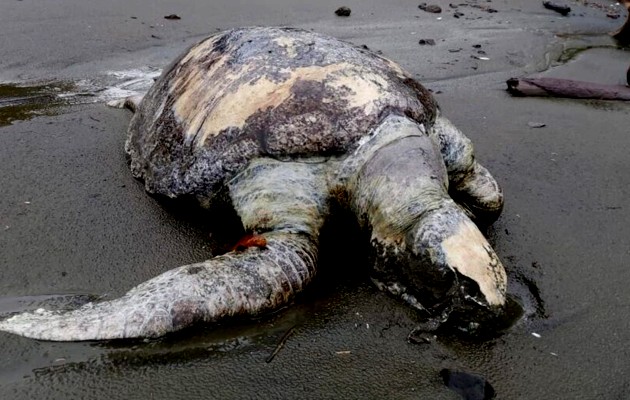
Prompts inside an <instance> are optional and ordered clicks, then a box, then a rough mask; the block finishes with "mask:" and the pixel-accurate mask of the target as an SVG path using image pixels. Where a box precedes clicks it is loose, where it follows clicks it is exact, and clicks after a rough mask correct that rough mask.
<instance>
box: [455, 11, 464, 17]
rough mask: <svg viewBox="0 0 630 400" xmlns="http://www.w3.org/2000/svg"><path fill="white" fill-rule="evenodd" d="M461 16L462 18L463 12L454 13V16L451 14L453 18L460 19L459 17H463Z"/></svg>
mask: <svg viewBox="0 0 630 400" xmlns="http://www.w3.org/2000/svg"><path fill="white" fill-rule="evenodd" d="M463 16H464V13H463V12H459V11H458V12H456V13H455V14H453V17H455V18H460V17H463Z"/></svg>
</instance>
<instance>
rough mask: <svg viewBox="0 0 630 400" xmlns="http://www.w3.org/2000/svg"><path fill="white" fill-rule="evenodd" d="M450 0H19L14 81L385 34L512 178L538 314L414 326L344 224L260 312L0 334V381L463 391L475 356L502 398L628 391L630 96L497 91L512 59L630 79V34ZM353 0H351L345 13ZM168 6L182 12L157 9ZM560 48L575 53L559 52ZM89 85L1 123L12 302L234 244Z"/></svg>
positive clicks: (502, 238) (521, 267) (529, 289)
mask: <svg viewBox="0 0 630 400" xmlns="http://www.w3.org/2000/svg"><path fill="white" fill-rule="evenodd" d="M469 3H470V4H475V3H474V2H469ZM438 4H440V5H441V6H442V8H443V10H444V12H442V13H441V14H429V13H425V12H423V11H421V10H419V9H418V8H417V4H416V3H412V2H408V1H400V0H396V1H390V2H387V3H385V2H376V1H373V2H359V1H353V2H347V3H344V4H341V3H337V2H331V1H322V2H300V3H295V4H293V3H291V2H288V1H287V0H283V1H278V0H267V1H264V2H256V5H252V4H250V2H245V1H236V2H234V1H221V2H218V1H216V2H213V4H210V2H202V1H190V2H187V3H186V4H177V3H175V2H165V1H159V2H155V3H152V5H151V6H147V5H146V2H143V1H140V0H132V1H129V0H127V1H119V0H116V1H110V2H97V1H93V0H91V1H78V0H77V1H70V0H56V1H54V2H52V3H50V2H47V3H45V4H44V3H35V2H33V1H32V0H22V1H11V2H5V4H3V5H2V6H1V7H0V9H1V11H0V49H1V51H2V57H1V58H0V83H15V82H22V83H27V84H31V85H36V84H39V83H41V82H51V81H52V82H75V83H76V82H80V81H81V80H93V81H94V82H96V84H97V85H98V84H105V83H104V82H106V81H107V79H108V78H107V76H109V75H107V73H108V71H121V70H129V69H134V68H143V67H151V68H154V69H159V68H161V67H163V66H164V65H165V64H166V63H167V62H168V61H169V60H170V59H171V58H172V57H174V56H175V55H176V54H177V53H179V52H180V51H182V50H183V49H184V48H185V47H186V46H188V45H189V44H192V43H194V42H195V41H197V40H199V39H201V38H202V37H204V36H206V35H208V34H210V33H212V32H215V31H216V30H219V29H225V28H229V27H234V26H243V25H291V26H298V27H302V28H307V29H315V30H317V31H320V32H323V33H328V34H332V35H335V36H337V37H340V38H342V39H345V40H349V41H351V42H353V43H355V44H357V45H362V44H366V45H368V46H369V47H370V48H371V49H373V50H375V51H377V50H378V51H382V52H383V54H384V55H385V56H387V57H389V58H391V59H393V60H395V61H397V62H399V63H400V64H402V65H403V67H404V68H406V69H407V70H409V71H410V72H411V73H412V74H414V75H415V76H416V77H417V78H418V79H419V80H420V81H421V82H423V83H425V84H426V86H427V87H428V88H430V89H432V90H433V91H434V92H435V93H436V95H435V96H436V98H437V99H438V101H439V102H440V104H441V106H442V109H443V110H444V112H445V114H446V115H447V116H448V117H449V118H451V119H452V120H453V122H455V123H456V124H457V125H458V126H459V127H460V128H461V129H462V130H464V131H465V132H466V134H467V135H469V136H470V137H471V138H472V139H473V142H474V143H475V146H476V149H477V154H478V157H479V159H480V160H481V161H482V162H483V163H484V165H486V166H487V167H488V168H489V169H490V170H491V171H492V173H493V174H494V175H495V176H496V177H497V180H498V181H499V182H500V183H501V184H502V186H503V189H504V192H505V196H506V206H505V210H504V213H503V216H502V217H501V218H500V219H499V221H498V222H497V223H495V224H494V226H493V227H491V229H490V231H489V236H490V239H491V241H492V243H493V245H494V247H495V249H496V250H497V252H498V254H499V256H500V257H501V258H502V259H503V261H504V264H505V265H506V267H507V269H508V270H509V275H510V284H511V285H510V291H511V293H512V294H513V295H514V296H516V297H518V298H520V299H521V300H522V301H523V302H524V304H525V308H526V310H527V312H528V314H527V317H526V318H525V319H523V320H521V321H519V322H518V323H517V324H516V325H515V326H514V327H512V328H511V329H510V330H508V331H507V332H506V333H504V334H502V335H501V336H499V337H497V338H494V339H490V340H486V341H483V342H471V341H466V340H463V339H461V338H455V337H448V336H441V337H439V338H438V339H437V340H435V341H433V342H432V343H429V344H421V345H419V344H411V343H408V341H407V335H408V334H409V332H410V331H411V330H412V329H413V328H414V327H415V325H416V323H417V322H418V318H417V316H416V315H414V312H413V311H412V310H410V309H409V308H408V307H406V306H405V305H404V304H402V303H400V302H398V301H396V300H394V299H391V298H389V297H388V296H386V295H385V294H383V293H380V292H378V291H377V290H376V289H375V288H374V287H373V285H372V284H371V283H370V282H369V279H368V276H367V273H366V272H365V270H366V267H367V265H366V263H365V259H364V257H363V256H362V255H361V252H360V248H359V247H357V246H356V244H355V243H353V242H352V240H348V239H345V242H344V243H342V245H341V246H337V247H335V246H334V243H333V244H331V246H330V248H331V250H330V252H331V254H335V252H336V253H338V254H339V256H338V257H335V256H332V255H329V256H328V257H327V258H326V260H325V265H323V266H322V268H323V272H322V274H321V275H320V279H319V281H318V282H317V284H316V285H315V286H314V287H313V288H312V290H310V291H309V292H308V293H307V294H306V295H305V296H303V297H302V298H301V299H299V301H298V303H297V304H296V305H294V306H293V307H291V308H289V309H285V310H281V311H279V312H278V313H276V314H274V315H272V316H269V317H267V318H263V319H261V320H260V321H254V322H240V323H231V324H226V325H223V326H219V327H217V328H214V329H213V328H211V327H199V328H198V329H195V330H192V331H188V332H185V333H182V334H179V335H174V336H171V337H168V338H166V339H164V340H159V341H153V342H148V343H144V342H133V343H127V342H124V343H50V342H39V341H34V340H29V339H24V338H21V337H16V336H13V335H9V334H6V333H0V399H81V398H86V399H108V400H113V399H180V398H181V399H184V398H186V399H191V398H217V399H228V398H298V397H299V398H305V399H311V398H312V399H324V398H393V399H457V398H458V395H457V394H455V393H454V392H451V391H450V390H449V389H447V388H446V387H444V385H443V384H442V380H441V378H440V375H439V372H440V370H441V369H442V368H452V369H461V370H465V371H469V372H474V373H477V374H481V375H483V376H484V377H486V378H487V379H488V381H489V382H490V383H491V384H492V385H493V386H494V388H495V390H496V392H497V398H498V399H600V398H601V399H624V398H627V397H628V392H629V391H630V378H628V376H630V361H628V360H630V347H629V346H628V343H630V322H628V318H627V315H628V312H629V311H630V291H629V290H628V289H627V287H628V286H629V285H630V269H629V268H628V265H629V263H630V225H629V224H628V223H627V221H630V208H629V207H628V205H627V204H628V201H627V199H628V198H629V197H630V177H629V176H628V173H627V171H629V170H630V158H629V157H628V149H629V148H630V135H629V134H628V133H629V129H628V124H629V121H630V104H625V103H613V102H600V101H575V100H566V99H541V98H512V97H510V96H509V95H508V94H507V93H506V92H505V90H504V89H505V81H506V79H508V78H510V77H512V76H523V75H528V74H534V73H542V74H543V75H546V76H555V77H567V78H575V79H584V80H587V79H589V78H592V79H589V80H594V81H598V82H600V81H601V82H604V83H622V82H623V81H624V80H625V71H626V70H627V68H628V64H630V51H628V49H619V48H615V43H614V42H613V41H612V39H610V38H609V37H608V36H607V35H606V32H608V31H611V30H614V29H615V28H616V27H617V26H618V25H619V24H620V22H621V20H612V19H610V18H607V17H606V14H605V13H603V12H602V11H600V10H598V9H595V8H587V7H583V6H580V5H579V4H577V3H574V2H570V4H571V6H572V8H573V9H574V11H573V12H572V13H571V15H569V16H568V17H562V16H561V15H559V14H557V13H554V12H552V11H549V10H545V9H544V8H543V7H542V5H541V4H540V3H539V2H532V1H528V0H507V1H499V0H493V2H492V3H486V2H479V3H477V4H484V5H485V4H491V5H492V7H493V8H494V9H496V10H497V11H498V12H496V13H488V12H485V11H483V10H481V9H479V8H475V7H471V6H460V7H458V10H459V11H461V12H462V13H464V16H462V17H460V18H454V17H453V13H454V10H453V9H451V8H449V6H448V2H438ZM341 5H347V6H349V7H350V8H351V9H352V15H351V16H350V17H349V18H341V17H337V16H335V15H334V10H335V9H337V8H338V7H339V6H341ZM172 13H176V14H178V15H180V16H181V18H182V19H181V20H175V21H172V20H166V19H164V18H163V17H164V16H165V15H169V14H172ZM623 15H625V14H623V13H622V18H623ZM132 17H135V18H132ZM440 17H441V18H442V19H441V20H438V19H437V18H440ZM422 38H432V39H434V40H435V41H436V45H434V46H430V45H425V46H421V45H419V44H418V41H419V40H420V39H422ZM474 45H481V47H473V46H474ZM588 47H595V48H594V49H590V50H585V51H583V52H578V51H574V50H573V49H579V50H584V49H586V48H588ZM449 50H450V51H449ZM479 51H484V52H485V54H482V53H479ZM562 55H565V56H566V57H562V58H563V59H568V58H570V60H568V62H567V64H566V65H558V66H555V65H556V64H558V63H556V62H555V60H557V59H559V58H561V56H562ZM569 56H571V57H569ZM479 57H487V58H489V60H480V59H479ZM550 67H552V68H551V69H550ZM78 103H81V104H76V105H68V106H61V107H59V106H58V107H54V108H52V109H50V110H38V111H37V112H38V113H41V114H44V115H35V116H34V115H33V114H32V113H27V114H25V116H21V117H20V118H19V119H20V120H15V121H13V123H12V124H10V125H5V126H1V127H0V171H2V173H1V174H0V188H1V193H2V195H1V196H0V313H7V312H9V311H11V310H17V309H19V308H20V307H27V306H29V304H30V306H32V305H33V304H38V301H39V299H40V297H34V298H30V301H31V303H28V302H27V304H26V305H24V304H23V303H22V302H19V301H18V300H17V299H16V298H21V296H41V295H48V294H77V293H79V294H93V295H106V296H108V297H115V296H117V295H120V294H122V293H124V292H125V291H126V290H128V289H129V288H131V287H132V286H134V285H136V284H138V283H140V282H142V281H144V280H147V279H149V278H151V277H153V276H155V275H157V274H159V273H160V272H163V271H165V270H167V269H169V268H171V267H175V266H179V265H183V264H186V263H191V262H195V261H200V260H203V259H205V258H208V257H210V256H211V255H212V254H214V253H215V252H216V251H218V248H219V247H220V246H221V241H222V234H221V232H222V225H221V224H222V223H224V222H223V221H220V220H219V221H217V220H214V219H212V218H210V216H208V215H205V214H202V215H201V216H200V217H198V216H196V215H194V214H191V212H187V211H182V210H180V209H172V208H169V207H164V206H163V205H161V204H160V203H159V202H157V201H156V200H155V199H153V198H151V197H149V196H147V195H146V194H145V193H144V191H143V188H142V185H141V184H140V183H139V182H136V181H134V180H133V179H132V178H131V175H130V174H129V172H128V169H127V166H126V163H125V157H124V154H123V151H122V146H123V142H124V136H125V129H126V125H127V123H128V121H129V117H130V114H129V113H128V112H127V111H125V110H118V109H112V108H108V107H107V106H105V104H104V103H102V102H96V103H91V102H90V101H80V102H78ZM0 105H1V103H0ZM0 116H1V114H0ZM530 122H540V123H544V124H545V125H546V126H545V127H543V128H538V129H533V128H530V127H529V126H528V124H529V123H530ZM210 234H212V236H210ZM337 244H339V243H337ZM26 300H29V299H26ZM292 327H295V328H294V330H293V333H292V334H291V335H290V336H289V337H288V339H287V341H286V343H285V345H284V347H283V348H282V350H281V351H280V352H279V353H278V354H277V355H276V357H275V358H274V359H273V361H271V362H270V363H266V362H265V360H266V359H267V357H268V356H269V355H270V354H271V353H272V352H273V351H274V349H275V347H276V344H277V343H278V341H279V340H280V339H281V337H282V336H283V335H284V334H285V332H287V331H288V330H289V329H291V328H292ZM532 333H536V334H537V335H536V336H534V335H532Z"/></svg>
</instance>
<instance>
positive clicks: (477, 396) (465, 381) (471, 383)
mask: <svg viewBox="0 0 630 400" xmlns="http://www.w3.org/2000/svg"><path fill="white" fill-rule="evenodd" d="M440 376H441V377H442V381H443V382H444V385H445V386H446V387H448V388H449V389H451V390H452V391H454V392H456V393H457V394H459V395H460V396H462V399H464V400H489V399H493V398H494V396H495V394H496V393H495V391H494V388H493V387H492V385H491V384H490V383H489V382H488V381H487V380H486V378H484V377H483V376H481V375H477V374H472V373H469V372H464V371H455V370H452V369H448V368H444V369H443V370H441V371H440Z"/></svg>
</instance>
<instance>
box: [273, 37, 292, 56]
mask: <svg viewBox="0 0 630 400" xmlns="http://www.w3.org/2000/svg"><path fill="white" fill-rule="evenodd" d="M273 41H274V42H275V43H276V44H277V45H278V46H280V47H284V49H285V50H286V51H287V55H288V56H289V57H290V58H293V57H295V55H296V54H297V53H296V52H295V39H294V38H292V37H289V36H280V37H278V38H275V39H274V40H273Z"/></svg>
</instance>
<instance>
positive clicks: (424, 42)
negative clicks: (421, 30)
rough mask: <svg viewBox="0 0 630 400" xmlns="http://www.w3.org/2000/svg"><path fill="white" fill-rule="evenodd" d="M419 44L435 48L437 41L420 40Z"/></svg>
mask: <svg viewBox="0 0 630 400" xmlns="http://www.w3.org/2000/svg"><path fill="white" fill-rule="evenodd" d="M418 44H420V45H422V46H425V45H427V46H435V40H434V39H420V40H419V41H418Z"/></svg>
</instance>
